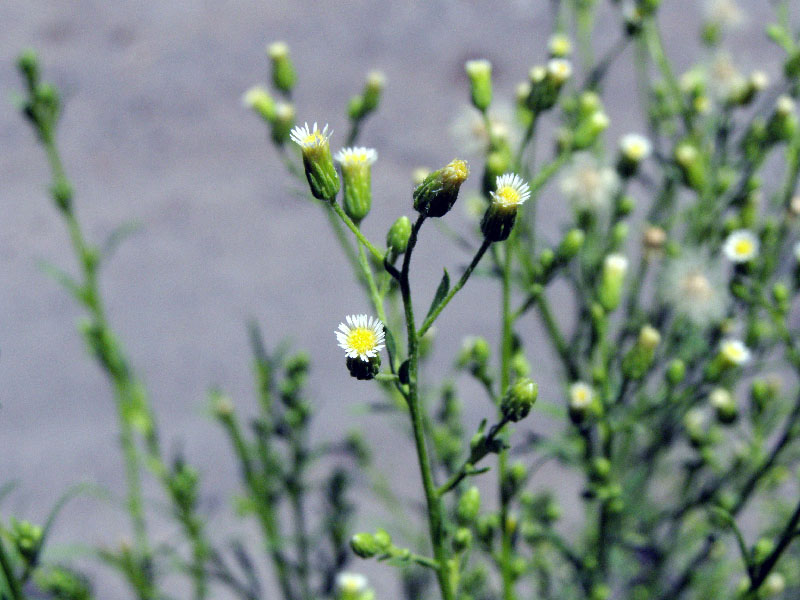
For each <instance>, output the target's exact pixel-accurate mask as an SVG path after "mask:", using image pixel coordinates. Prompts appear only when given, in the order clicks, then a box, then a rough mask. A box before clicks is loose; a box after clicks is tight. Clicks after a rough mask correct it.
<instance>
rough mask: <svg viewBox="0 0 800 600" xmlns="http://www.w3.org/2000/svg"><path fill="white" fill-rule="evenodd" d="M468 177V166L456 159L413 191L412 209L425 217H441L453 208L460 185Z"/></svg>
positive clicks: (428, 177)
mask: <svg viewBox="0 0 800 600" xmlns="http://www.w3.org/2000/svg"><path fill="white" fill-rule="evenodd" d="M468 176H469V165H467V162H466V161H465V160H460V159H456V160H453V161H452V162H450V164H448V165H447V166H446V167H444V168H442V169H439V170H438V171H434V172H433V173H431V174H430V175H428V176H427V177H425V179H424V180H423V181H422V183H421V184H419V185H418V186H417V188H416V189H415V190H414V208H415V209H416V210H417V211H419V213H420V214H422V215H425V216H426V217H442V216H444V215H446V214H447V212H448V211H449V210H450V209H451V208H453V204H455V202H456V199H457V198H458V190H459V189H460V188H461V184H462V183H464V181H465V180H466V179H467V177H468Z"/></svg>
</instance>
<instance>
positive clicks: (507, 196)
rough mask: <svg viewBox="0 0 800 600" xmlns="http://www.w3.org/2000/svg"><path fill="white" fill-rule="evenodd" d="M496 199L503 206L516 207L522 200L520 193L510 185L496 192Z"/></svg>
mask: <svg viewBox="0 0 800 600" xmlns="http://www.w3.org/2000/svg"><path fill="white" fill-rule="evenodd" d="M495 197H496V198H497V201H498V202H499V203H500V204H502V205H503V206H515V205H517V204H519V201H520V199H521V196H520V195H519V192H518V191H517V190H516V189H514V188H513V187H511V186H510V185H504V186H503V187H501V188H498V189H497V191H496V192H495Z"/></svg>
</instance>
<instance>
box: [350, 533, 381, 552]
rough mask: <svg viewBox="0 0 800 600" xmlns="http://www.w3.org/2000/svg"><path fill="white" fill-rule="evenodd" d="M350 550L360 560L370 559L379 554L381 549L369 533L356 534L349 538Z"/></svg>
mask: <svg viewBox="0 0 800 600" xmlns="http://www.w3.org/2000/svg"><path fill="white" fill-rule="evenodd" d="M350 548H352V550H353V552H355V553H356V555H357V556H360V557H361V558H372V557H373V556H376V555H377V554H378V553H379V552H381V550H382V547H381V545H380V544H378V542H377V541H376V540H375V536H373V535H372V534H371V533H357V534H355V535H354V536H353V537H351V538H350Z"/></svg>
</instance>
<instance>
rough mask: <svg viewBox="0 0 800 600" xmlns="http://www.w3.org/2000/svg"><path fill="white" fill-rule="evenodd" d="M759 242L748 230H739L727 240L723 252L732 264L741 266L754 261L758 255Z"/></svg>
mask: <svg viewBox="0 0 800 600" xmlns="http://www.w3.org/2000/svg"><path fill="white" fill-rule="evenodd" d="M758 249H759V242H758V238H757V237H756V236H755V234H754V233H753V232H752V231H750V230H748V229H737V230H736V231H734V232H732V233H731V234H730V235H728V237H727V238H726V239H725V243H724V244H723V246H722V251H723V252H724V253H725V256H726V257H727V259H728V260H730V261H731V262H734V263H737V264H740V263H746V262H750V261H751V260H753V259H754V258H755V257H756V256H757V255H758Z"/></svg>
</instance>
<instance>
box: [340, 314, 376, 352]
mask: <svg viewBox="0 0 800 600" xmlns="http://www.w3.org/2000/svg"><path fill="white" fill-rule="evenodd" d="M345 320H346V321H347V324H346V325H345V324H344V323H339V331H336V332H335V333H336V339H337V340H338V341H339V347H340V348H342V349H343V350H344V351H345V354H346V355H347V357H348V358H356V357H358V358H360V359H361V360H363V361H365V362H366V361H368V360H369V359H370V358H372V357H373V356H377V354H378V352H380V351H381V350H383V347H384V344H383V342H384V339H385V337H386V334H385V333H384V330H383V323H381V321H380V319H376V318H375V317H369V316H367V315H348V316H347V317H345Z"/></svg>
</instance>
